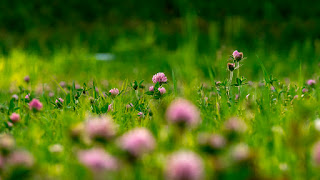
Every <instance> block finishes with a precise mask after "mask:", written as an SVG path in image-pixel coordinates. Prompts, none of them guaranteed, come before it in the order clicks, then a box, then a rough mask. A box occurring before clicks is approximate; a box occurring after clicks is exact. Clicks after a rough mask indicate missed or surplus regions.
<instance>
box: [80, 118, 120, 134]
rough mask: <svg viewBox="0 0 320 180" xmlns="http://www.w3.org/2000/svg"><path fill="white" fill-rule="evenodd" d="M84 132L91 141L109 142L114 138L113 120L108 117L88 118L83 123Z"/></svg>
mask: <svg viewBox="0 0 320 180" xmlns="http://www.w3.org/2000/svg"><path fill="white" fill-rule="evenodd" d="M85 132H86V134H87V135H88V136H89V137H90V138H92V139H103V140H109V139H111V138H112V137H114V136H115V134H116V130H115V125H114V123H113V120H112V119H111V117H109V116H102V117H95V118H90V119H88V120H87V122H86V123H85Z"/></svg>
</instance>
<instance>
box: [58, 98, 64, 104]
mask: <svg viewBox="0 0 320 180" xmlns="http://www.w3.org/2000/svg"><path fill="white" fill-rule="evenodd" d="M63 101H64V100H63V99H62V98H58V99H56V104H58V103H61V104H62V103H63Z"/></svg>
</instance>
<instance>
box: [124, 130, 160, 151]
mask: <svg viewBox="0 0 320 180" xmlns="http://www.w3.org/2000/svg"><path fill="white" fill-rule="evenodd" d="M118 143H119V146H120V148H121V149H122V150H124V151H127V152H128V153H129V154H130V155H132V156H134V157H140V156H142V155H143V154H145V153H148V152H150V151H152V150H153V149H154V148H155V145H156V143H155V139H154V138H153V136H152V134H151V133H150V132H149V130H147V129H145V128H135V129H133V130H130V131H129V132H127V133H125V134H124V135H122V136H121V137H120V139H119V142H118Z"/></svg>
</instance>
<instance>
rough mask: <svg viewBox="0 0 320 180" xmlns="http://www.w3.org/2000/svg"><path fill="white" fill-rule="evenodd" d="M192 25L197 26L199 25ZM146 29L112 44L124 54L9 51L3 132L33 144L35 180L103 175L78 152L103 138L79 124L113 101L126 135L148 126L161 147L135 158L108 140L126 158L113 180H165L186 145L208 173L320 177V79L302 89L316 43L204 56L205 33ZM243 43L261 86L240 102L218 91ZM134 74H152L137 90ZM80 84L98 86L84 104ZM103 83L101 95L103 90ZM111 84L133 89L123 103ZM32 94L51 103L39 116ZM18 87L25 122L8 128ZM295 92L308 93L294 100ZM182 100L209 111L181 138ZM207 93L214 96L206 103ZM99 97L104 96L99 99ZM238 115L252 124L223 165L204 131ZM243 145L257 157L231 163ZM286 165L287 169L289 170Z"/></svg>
mask: <svg viewBox="0 0 320 180" xmlns="http://www.w3.org/2000/svg"><path fill="white" fill-rule="evenodd" d="M190 31H192V32H193V30H192V29H190ZM146 36H148V37H146V39H143V40H141V41H135V40H128V39H127V40H126V39H120V40H119V41H118V42H117V43H116V44H115V45H114V47H113V49H112V53H114V54H115V56H116V59H115V60H114V61H96V60H95V59H94V53H93V52H89V51H87V49H86V48H82V47H79V46H75V48H73V49H71V50H64V49H59V50H57V51H56V52H55V54H53V55H52V56H40V55H37V54H33V53H28V52H25V51H23V50H19V49H13V50H12V51H11V53H10V54H9V55H8V56H2V57H1V58H0V76H1V77H2V78H1V83H0V88H1V93H0V102H1V113H0V121H1V125H0V130H1V132H2V133H8V134H12V135H13V137H14V138H15V140H16V145H17V148H23V149H27V150H28V151H30V152H31V153H32V154H33V156H34V158H35V162H36V163H35V166H34V167H33V169H32V178H40V179H47V178H49V179H92V178H94V176H95V173H92V172H90V170H88V169H86V168H85V167H84V166H82V165H81V164H80V163H79V162H78V160H77V156H76V154H77V152H78V150H80V149H87V148H90V147H93V146H97V145H96V144H92V143H91V144H90V143H89V144H88V143H85V142H82V143H78V142H75V141H73V140H72V139H71V137H70V129H72V127H74V126H76V125H77V124H79V123H82V122H84V121H85V120H86V119H87V118H88V116H89V115H95V114H104V113H102V112H106V108H107V106H108V105H109V104H110V103H112V102H113V107H114V110H113V111H112V112H107V114H109V115H111V116H112V118H113V120H114V122H115V123H116V124H117V125H118V133H117V134H118V135H121V134H123V133H125V132H127V131H128V130H129V129H132V128H134V127H146V128H148V129H149V130H150V131H151V132H152V134H153V135H154V137H155V138H156V142H157V147H156V149H155V150H154V151H153V152H152V153H150V154H148V155H146V156H144V157H143V158H142V159H140V160H139V161H137V162H135V163H130V162H127V161H126V160H125V158H124V156H123V155H122V154H121V153H120V152H119V149H118V148H117V146H116V145H115V144H114V142H111V143H108V144H103V145H100V146H102V147H103V148H104V149H106V150H107V151H108V152H109V153H111V154H113V155H114V156H116V157H118V158H119V159H121V160H122V161H123V164H122V168H121V169H120V170H119V171H118V172H115V173H111V174H109V175H107V176H109V177H110V178H111V179H163V178H164V176H163V175H164V173H163V169H164V167H165V158H166V157H167V156H168V155H170V154H171V153H172V152H174V151H177V150H180V149H189V150H192V151H194V152H196V153H198V154H199V155H201V157H202V159H203V162H204V164H205V172H206V173H205V174H206V176H205V178H206V179H214V178H216V179H235V178H237V179H247V178H248V177H249V176H251V177H256V178H261V177H265V178H270V179H286V178H287V179H318V178H319V173H318V172H317V171H318V169H317V167H315V166H314V165H313V161H312V158H311V155H310V152H311V149H312V145H313V144H314V143H315V142H316V141H317V140H318V137H319V132H318V131H316V130H315V128H314V125H313V121H314V120H315V119H316V118H318V115H319V108H318V107H320V102H319V98H320V94H319V85H316V86H315V87H314V88H310V87H308V89H309V92H308V93H306V94H303V97H301V95H302V93H301V90H302V88H303V87H307V86H306V85H305V83H304V82H306V80H307V79H311V78H313V79H316V80H317V81H318V80H319V79H318V76H319V73H318V69H319V67H318V65H317V64H315V62H317V61H316V60H317V59H318V56H317V52H316V50H315V49H313V48H312V47H310V46H309V45H308V43H307V42H306V43H305V44H297V45H293V46H292V48H291V51H290V52H281V51H276V50H270V49H266V48H264V47H256V48H254V49H250V48H248V47H243V48H241V47H237V48H235V47H232V46H227V47H223V48H217V49H216V50H214V51H212V52H207V53H199V51H198V50H197V45H196V43H195V42H196V39H193V38H192V36H190V39H189V40H188V42H186V43H183V44H181V45H180V46H179V48H178V49H177V50H175V51H170V50H166V49H165V48H162V47H159V46H157V45H156V43H155V42H153V41H152V35H151V34H147V35H146ZM213 37H214V36H213ZM145 42H147V43H145ZM215 43H217V42H212V44H215ZM234 49H238V50H240V51H242V52H244V55H245V57H247V59H245V60H243V66H242V67H241V71H240V75H241V76H244V77H246V78H247V81H253V85H250V86H249V85H244V86H243V87H241V98H240V101H239V102H237V101H235V94H236V92H237V88H236V87H232V88H231V92H230V95H231V96H230V97H231V99H230V100H229V99H228V98H227V96H226V95H225V93H224V92H223V90H222V89H223V88H220V91H218V90H217V87H216V86H215V82H216V81H224V80H225V79H227V78H229V77H228V76H229V72H228V71H227V69H226V64H227V60H228V58H229V56H230V54H232V52H233V50H234ZM299 49H301V50H299ZM305 57H308V58H309V59H308V60H306V59H305ZM157 72H164V73H165V74H166V75H167V77H168V84H166V85H165V88H166V89H167V93H166V95H165V96H164V97H162V98H160V99H153V98H151V97H150V96H148V95H146V94H144V93H145V92H146V91H147V89H148V87H149V86H150V85H151V84H152V80H151V78H152V76H153V75H154V74H155V73H157ZM235 73H236V72H235ZM25 75H29V76H30V78H31V82H30V83H29V84H27V83H25V82H24V81H23V77H24V76H25ZM270 75H272V76H273V77H275V78H277V79H278V81H275V82H274V84H273V86H274V87H275V91H271V90H270V84H268V83H266V85H265V86H261V87H260V86H258V84H259V83H260V82H264V81H267V82H269V81H270ZM287 78H290V83H286V79H287ZM134 80H137V81H138V82H140V81H141V80H144V82H143V84H144V85H145V86H146V87H145V89H140V90H137V91H134V90H133V89H132V87H131V83H132V82H133V81H134ZM60 81H65V82H67V83H68V84H69V88H62V87H60V86H59V82H60ZM73 83H75V84H80V85H81V86H83V84H84V83H85V84H86V86H87V87H88V88H89V89H90V90H88V93H87V94H85V95H81V96H80V98H79V102H78V103H75V101H74V94H75V93H76V90H75V89H74V87H73ZM233 83H235V80H234V81H233ZM19 87H21V88H20V89H19ZM95 87H97V88H98V89H99V92H95V91H93V89H94V88H95ZM111 88H118V89H119V90H122V91H123V93H122V94H121V95H119V96H118V97H116V98H115V99H114V101H113V100H112V99H111V98H110V97H103V96H102V93H103V92H108V91H109V90H110V89H111ZM29 92H30V93H31V95H32V97H35V98H38V99H39V100H40V101H41V102H42V103H43V105H44V108H43V110H42V111H41V112H39V113H33V112H31V111H30V110H29V109H28V105H27V102H24V100H23V99H24V96H25V95H26V94H27V93H29ZM49 92H54V97H49V96H48V94H49ZM79 92H80V91H79ZM13 94H19V96H20V100H19V101H16V102H14V107H16V110H15V112H17V113H19V114H20V116H21V118H22V120H21V122H19V123H17V124H15V125H14V126H13V127H12V128H8V127H7V126H6V123H7V121H8V119H9V115H10V114H11V113H12V112H13V109H12V108H10V100H11V96H12V95H13ZM248 94H250V95H249V98H248V99H246V98H245V96H246V95H248ZM295 95H298V96H299V97H298V98H297V99H293V97H294V96H295ZM58 97H61V98H63V99H64V100H65V103H64V104H63V106H62V108H56V107H55V106H54V105H53V104H52V103H53V102H54V101H55V99H56V98H58ZM178 97H183V98H185V99H188V100H190V101H191V102H193V103H194V104H195V105H196V106H197V107H198V108H199V110H200V111H201V118H202V123H201V124H199V126H198V127H196V128H193V129H188V130H186V131H185V132H184V133H183V134H181V135H180V136H177V135H176V134H177V132H176V131H177V130H176V129H175V128H174V127H173V126H171V125H169V126H168V123H167V121H166V117H165V112H166V108H167V107H168V105H169V104H170V102H171V101H172V100H174V99H175V98H178ZM205 97H207V98H208V99H207V100H205ZM91 98H94V99H95V102H94V103H93V104H92V103H91V102H90V101H91ZM129 103H133V104H134V108H132V109H131V110H126V105H127V104H129ZM149 110H151V112H152V116H151V115H150V114H149ZM140 111H141V112H144V114H145V115H146V116H145V117H144V118H139V117H138V115H137V114H138V112H140ZM231 117H239V118H241V119H243V120H244V121H245V123H246V125H247V127H248V128H247V131H246V132H245V133H244V134H242V135H241V136H239V137H238V139H237V140H234V141H231V145H230V147H226V148H225V149H224V150H223V152H222V153H221V154H220V155H219V157H222V159H223V161H224V162H227V165H228V166H227V167H226V168H225V169H222V170H221V171H218V170H217V169H216V168H215V167H217V166H218V165H217V163H216V162H214V160H213V159H214V158H213V157H214V156H212V155H210V154H207V153H205V152H204V151H203V150H202V149H201V148H200V146H199V145H198V141H197V138H198V135H199V134H200V133H204V132H206V133H221V134H223V135H226V134H225V131H224V126H223V124H224V122H225V121H226V120H228V119H229V118H231ZM239 142H243V143H246V144H248V146H249V147H250V150H251V152H252V154H253V157H252V159H250V162H248V164H249V165H248V164H237V163H233V162H232V160H230V156H229V152H230V150H231V149H232V145H234V144H237V143H239ZM53 144H61V145H62V146H63V147H64V151H63V152H61V153H56V154H55V153H51V152H50V151H49V149H48V148H49V146H51V145H53ZM279 166H281V167H285V166H286V167H287V168H286V169H283V168H282V169H281V168H279ZM8 171H9V170H4V171H3V172H2V176H4V178H8V177H9V175H8V173H9V172H8Z"/></svg>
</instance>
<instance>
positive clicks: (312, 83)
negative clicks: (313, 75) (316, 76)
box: [307, 79, 316, 86]
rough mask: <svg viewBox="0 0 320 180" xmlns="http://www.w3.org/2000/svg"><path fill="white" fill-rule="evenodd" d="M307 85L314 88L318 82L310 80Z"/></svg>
mask: <svg viewBox="0 0 320 180" xmlns="http://www.w3.org/2000/svg"><path fill="white" fill-rule="evenodd" d="M307 84H308V85H309V86H314V85H315V84H316V81H315V80H313V79H309V80H308V81H307Z"/></svg>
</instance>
